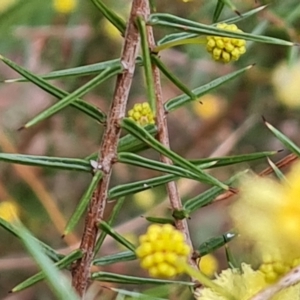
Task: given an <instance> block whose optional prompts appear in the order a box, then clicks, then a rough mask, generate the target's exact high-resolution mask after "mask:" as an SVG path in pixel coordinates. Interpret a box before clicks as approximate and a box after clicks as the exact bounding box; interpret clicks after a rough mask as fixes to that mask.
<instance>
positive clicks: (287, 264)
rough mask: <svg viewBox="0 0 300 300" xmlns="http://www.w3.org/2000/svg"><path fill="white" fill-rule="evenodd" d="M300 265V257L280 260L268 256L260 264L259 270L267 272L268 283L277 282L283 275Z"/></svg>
mask: <svg viewBox="0 0 300 300" xmlns="http://www.w3.org/2000/svg"><path fill="white" fill-rule="evenodd" d="M298 265H300V259H299V258H295V259H293V260H291V261H288V260H284V261H282V260H280V259H278V258H277V259H276V258H272V257H271V256H268V257H267V258H266V257H264V258H263V263H262V264H261V265H260V267H259V270H260V271H261V272H263V273H264V274H265V278H266V281H267V282H268V283H274V282H276V281H277V280H278V279H279V278H280V277H281V276H282V275H284V274H286V273H288V272H289V271H290V270H291V269H292V268H294V267H296V266H298Z"/></svg>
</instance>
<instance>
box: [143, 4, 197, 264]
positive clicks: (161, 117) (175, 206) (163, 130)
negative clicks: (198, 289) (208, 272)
mask: <svg viewBox="0 0 300 300" xmlns="http://www.w3.org/2000/svg"><path fill="white" fill-rule="evenodd" d="M147 13H148V14H150V8H149V5H148V6H147ZM147 39H148V44H149V48H150V49H154V47H155V46H156V44H155V39H154V35H153V30H152V27H151V26H147ZM152 72H153V80H154V88H155V96H156V125H157V131H158V140H159V141H160V142H161V143H162V144H163V145H164V146H165V147H166V148H170V142H169V132H168V124H167V118H166V112H165V109H164V101H163V94H162V88H161V80H160V71H159V68H158V67H157V66H156V65H154V64H152ZM160 159H161V161H162V162H164V163H165V164H169V165H171V164H172V163H173V162H172V160H170V159H169V158H168V157H165V156H163V155H162V156H161V158H160ZM166 187H167V193H168V196H169V201H170V204H171V208H172V210H173V211H174V210H181V209H182V203H181V198H180V195H179V192H178V189H177V186H176V183H175V181H172V182H169V183H167V185H166ZM175 226H176V228H177V229H178V230H180V231H181V232H182V233H183V234H184V235H185V239H186V242H187V244H188V245H189V246H190V247H191V249H193V245H192V241H191V237H190V232H189V228H188V224H187V221H186V219H184V220H177V219H175ZM190 264H191V265H192V266H193V267H195V268H197V265H196V262H195V261H194V260H192V258H190Z"/></svg>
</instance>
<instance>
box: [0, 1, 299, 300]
mask: <svg viewBox="0 0 300 300" xmlns="http://www.w3.org/2000/svg"><path fill="white" fill-rule="evenodd" d="M169 2H170V4H169V5H172V1H169ZM92 3H93V4H94V5H95V7H96V8H97V9H98V10H99V13H101V14H103V16H104V17H105V18H106V19H107V20H108V21H109V22H110V23H111V24H112V25H113V26H114V27H115V28H116V29H117V30H118V31H119V33H120V35H121V36H122V37H123V47H122V51H121V54H120V57H119V58H114V59H112V60H109V61H102V62H98V63H96V64H93V65H86V66H81V67H77V66H74V67H73V68H72V69H65V70H60V71H56V72H52V73H48V74H46V75H37V74H35V73H33V72H30V71H29V70H27V69H25V68H24V67H22V66H21V65H18V64H16V63H15V62H13V61H11V60H10V59H8V58H7V57H4V56H0V59H1V61H2V62H3V63H4V64H6V65H8V66H9V67H10V68H12V69H13V70H15V71H16V72H17V73H19V74H20V75H21V77H22V78H19V79H16V80H10V82H12V81H13V82H18V81H23V82H24V81H25V82H30V83H33V84H34V85H36V86H37V87H39V88H40V89H42V90H43V91H45V92H46V93H49V94H51V95H52V96H54V97H55V98H57V100H58V101H57V102H56V103H54V104H53V105H51V106H50V107H48V108H47V109H45V110H44V111H42V112H41V113H39V114H38V115H37V116H35V117H34V118H32V119H31V120H30V121H28V122H27V123H26V124H25V125H24V126H22V127H21V128H20V130H31V128H32V127H34V126H35V125H37V124H39V123H40V122H44V121H45V120H46V119H47V118H50V117H52V116H53V115H55V114H59V113H62V112H63V109H64V108H65V107H67V106H72V107H73V108H75V109H76V110H77V111H78V113H80V114H84V116H85V117H86V118H91V119H93V120H94V122H95V131H98V132H99V135H100V133H101V131H100V130H99V129H98V128H99V124H100V126H101V127H102V128H103V135H102V137H101V143H100V144H99V150H98V152H97V153H92V154H91V155H89V156H88V157H86V158H69V157H51V156H36V155H25V154H11V153H0V160H1V161H6V162H10V163H14V164H25V165H31V166H39V167H43V168H55V169H57V170H58V171H59V170H70V171H72V172H79V171H80V172H86V173H87V174H89V175H90V176H91V180H90V184H89V186H88V188H87V189H86V191H85V193H84V195H83V196H82V197H81V199H80V202H79V204H78V205H77V206H76V207H75V205H74V213H73V215H72V216H71V218H70V219H69V221H68V223H67V225H66V228H65V231H64V233H63V236H64V238H67V237H68V235H69V234H70V233H71V232H72V231H73V230H74V228H75V226H76V225H77V224H78V223H79V221H80V220H81V219H82V218H85V222H84V228H83V233H82V236H81V242H80V245H78V247H77V249H75V250H74V251H72V252H70V253H68V254H62V253H60V252H59V251H57V250H55V249H53V248H52V247H51V246H50V245H47V244H45V243H44V242H43V241H41V240H39V239H37V238H35V237H33V235H32V234H31V233H29V232H28V230H27V229H26V228H25V227H24V226H23V225H22V224H21V223H20V221H19V220H18V219H14V220H11V221H7V220H4V219H0V224H1V226H2V227H4V228H5V229H6V230H8V231H9V232H11V233H12V234H14V235H15V236H17V237H18V238H19V239H20V240H21V241H22V242H23V243H24V245H25V247H26V248H27V250H28V252H29V253H30V254H31V255H32V257H33V258H34V259H35V260H36V262H37V264H38V265H39V266H40V268H41V272H39V273H38V274H36V275H34V276H32V277H30V278H28V279H27V280H26V281H24V282H22V283H20V284H19V285H17V286H16V287H14V288H12V292H15V293H16V292H19V291H21V290H23V289H26V288H28V287H30V286H32V285H33V284H35V283H36V282H38V281H41V280H42V279H46V280H47V281H48V283H49V284H50V286H51V287H52V290H53V292H54V294H55V296H56V297H57V298H58V299H64V300H66V299H72V300H73V299H77V298H78V299H84V298H85V299H87V297H85V295H86V292H87V289H88V287H89V286H90V284H91V283H92V282H93V281H100V282H101V283H102V284H103V285H104V283H105V282H112V283H115V284H116V285H117V284H121V285H122V288H119V287H118V288H117V287H113V286H110V287H109V289H110V290H112V291H114V292H116V293H117V294H119V295H120V297H124V298H125V297H127V296H128V297H131V298H140V297H143V298H147V299H148V298H149V299H158V298H157V297H156V296H151V291H147V290H146V288H140V287H139V290H138V292H137V291H132V289H131V288H124V285H126V284H136V285H140V284H151V285H152V286H154V287H158V286H159V285H164V286H169V285H170V286H175V287H177V291H176V293H177V294H176V295H177V296H176V297H178V298H180V299H187V298H188V297H191V298H192V293H193V291H194V290H196V293H195V295H198V291H197V287H198V286H199V284H203V285H205V286H208V287H210V288H212V289H214V288H215V289H216V290H217V291H218V292H219V293H221V294H222V295H223V296H224V297H228V299H236V298H234V297H232V295H230V294H228V293H227V292H226V291H223V292H222V289H220V286H216V285H214V284H213V283H212V282H211V281H210V280H209V279H207V278H206V277H205V276H202V275H199V274H201V273H199V271H198V264H197V260H198V259H199V257H201V256H203V255H205V254H207V253H210V252H212V251H214V250H216V249H219V248H221V247H223V246H224V245H225V244H227V243H229V241H230V240H231V239H232V238H234V237H235V235H236V234H235V232H234V231H230V232H227V233H224V234H223V235H221V236H216V237H214V238H212V239H210V240H209V241H207V242H205V243H204V244H201V245H196V244H195V243H193V242H192V240H191V235H190V230H189V225H188V219H189V218H190V217H192V215H193V214H194V213H195V212H197V211H199V210H200V209H201V208H202V207H204V206H207V205H209V204H211V203H213V202H214V201H215V200H216V199H217V200H219V201H220V200H223V201H224V200H226V199H228V198H230V196H232V195H235V194H236V193H237V192H238V189H237V188H233V186H234V183H235V181H236V180H237V179H238V178H239V177H240V176H241V175H242V174H243V173H244V172H241V173H237V174H233V176H232V177H231V178H229V179H228V180H227V181H226V182H223V181H222V180H220V179H218V178H216V177H214V176H212V175H210V174H209V173H208V171H207V170H208V169H211V168H217V167H225V166H228V165H233V164H237V163H241V162H249V161H253V160H256V159H261V158H266V157H268V156H271V155H274V154H276V153H277V151H269V152H255V153H248V154H244V155H234V156H222V157H217V158H216V157H213V158H201V159H200V158H199V159H196V160H188V159H186V158H185V157H182V156H180V155H179V154H177V153H176V149H174V150H173V149H170V139H169V129H168V122H167V117H168V115H171V114H172V113H173V112H174V111H176V110H177V109H179V108H181V107H183V106H189V105H191V104H192V103H193V102H195V101H200V102H201V96H203V95H205V94H207V93H209V92H211V91H214V90H215V89H217V88H218V87H220V86H222V85H226V84H227V83H229V82H231V81H234V80H235V79H237V78H240V77H242V76H244V74H245V73H246V72H247V71H248V70H250V69H251V68H253V67H254V68H255V66H254V64H250V65H244V66H242V67H237V68H234V69H231V71H230V72H229V73H227V74H226V75H223V76H220V77H218V78H215V79H214V80H212V81H210V82H209V80H206V82H207V83H206V84H204V85H200V86H198V87H196V88H193V89H191V88H190V87H188V86H186V85H185V84H184V83H183V82H182V80H181V79H179V78H178V77H177V76H175V75H174V74H173V73H172V72H171V71H170V70H169V69H168V68H167V66H166V65H165V64H164V62H163V59H162V58H161V56H160V53H162V52H163V51H165V50H166V49H169V48H172V47H175V46H179V45H188V44H196V45H198V46H199V48H200V47H202V48H203V49H207V52H208V53H207V54H206V55H207V56H208V57H211V59H213V60H216V61H217V63H218V64H219V68H222V67H223V66H225V64H233V63H234V62H235V61H237V60H239V59H240V58H241V60H240V61H242V57H243V55H244V54H245V53H246V54H248V53H249V52H250V53H251V44H253V43H265V44H274V45H278V46H284V47H288V48H293V46H295V44H294V43H293V42H292V41H288V40H285V39H278V38H274V37H270V36H267V35H264V34H263V32H264V28H265V27H263V26H261V27H259V26H258V27H257V28H253V30H254V33H248V32H244V31H242V30H240V29H238V25H235V24H238V23H239V22H241V21H244V20H246V19H247V18H250V17H253V16H255V15H256V14H258V13H260V12H261V11H263V10H265V9H267V8H266V6H257V7H255V8H253V9H251V10H249V11H245V12H240V11H239V9H238V7H237V8H236V7H235V6H234V5H233V3H231V1H224V0H218V1H216V3H215V9H214V11H211V19H212V20H213V23H212V24H210V25H205V24H202V23H199V22H197V20H189V19H184V18H181V17H178V16H175V15H172V14H168V12H157V11H156V8H155V1H149V0H132V1H131V10H130V15H129V18H128V20H124V19H122V18H121V17H120V16H118V14H117V13H115V12H114V11H113V10H112V9H110V7H109V5H106V4H105V3H104V2H102V1H101V0H92ZM298 8H299V6H298ZM199 9H201V6H200V7H199ZM223 10H228V11H230V10H231V11H232V17H230V18H228V19H226V20H222V21H219V17H220V15H221V13H222V11H223ZM161 27H163V28H165V29H166V30H167V33H166V34H165V36H163V37H161V38H160V39H159V40H155V37H154V36H155V35H154V31H155V30H156V28H161ZM160 34H161V32H160ZM104 42H105V41H104ZM99 51H101V47H99ZM240 61H239V62H240ZM253 63H255V61H253ZM241 64H243V62H242V63H241ZM241 64H239V66H240V65H241ZM136 68H141V69H142V71H143V75H144V80H145V87H146V88H145V95H144V103H140V104H137V105H135V106H134V108H133V109H131V110H130V107H128V105H127V103H128V99H129V97H130V90H131V85H132V81H133V80H134V78H135V77H134V74H135V70H136ZM161 74H163V75H164V76H166V77H167V78H168V80H170V82H171V83H172V84H174V85H175V86H176V87H177V88H178V89H179V90H180V91H181V92H182V94H180V95H178V96H176V97H174V98H171V99H165V97H164V95H163V92H162V90H163V89H162V81H161ZM85 75H93V76H94V77H93V78H92V79H91V80H89V81H87V82H86V83H85V84H83V85H82V86H80V87H79V88H77V89H75V90H73V91H72V92H70V93H69V92H66V91H64V90H63V89H61V88H58V87H56V86H55V85H53V84H51V83H50V81H49V80H50V79H56V78H61V79H62V78H64V77H67V76H68V77H70V76H85ZM110 78H115V88H114V92H113V97H112V98H111V103H110V108H109V110H108V111H104V110H103V109H102V108H101V107H97V106H95V105H93V104H90V103H88V102H86V101H85V100H83V97H84V95H86V94H87V93H88V92H90V91H91V90H92V89H94V88H96V87H98V86H99V85H101V84H102V83H104V82H105V81H107V80H108V79H110ZM28 84H29V83H28ZM204 104H205V103H204ZM128 111H129V112H128ZM127 112H128V113H127ZM179 121H180V120H179ZM266 124H267V126H268V128H269V129H270V130H271V131H272V133H274V134H275V136H276V137H277V138H278V139H279V140H280V141H282V142H283V143H284V144H285V145H286V146H287V148H288V149H290V150H291V151H292V152H294V153H296V154H295V155H293V156H292V157H288V158H287V159H286V160H284V162H283V165H284V164H286V163H289V162H291V161H293V160H295V157H296V155H299V153H300V151H299V148H297V146H295V145H294V144H293V143H292V142H291V141H290V140H288V139H287V138H286V137H285V136H284V135H283V134H282V133H280V132H279V131H278V130H277V129H275V128H274V127H272V126H271V125H270V124H269V123H266ZM101 130H102V129H101ZM178 134H179V135H181V134H184V132H179V133H178ZM145 149H151V151H152V152H155V153H158V154H159V157H160V159H159V160H155V159H150V158H147V157H146V156H144V155H143V153H142V154H141V153H140V152H142V150H145ZM119 163H122V164H127V165H132V166H138V167H141V168H146V169H151V170H155V171H158V172H161V173H162V175H160V176H156V177H153V178H148V179H143V180H139V181H136V182H130V183H125V184H119V185H115V186H111V185H110V183H111V177H112V174H113V166H114V165H116V164H119ZM273 169H274V170H275V171H277V173H280V171H279V169H278V168H277V167H276V166H275V165H273ZM268 172H269V169H268V170H266V172H265V173H264V174H262V175H265V174H266V173H268ZM180 178H187V179H190V180H193V181H195V182H197V183H198V184H199V185H202V184H205V185H209V186H210V187H209V188H208V189H207V190H206V191H205V192H202V193H200V194H198V195H196V196H195V197H193V198H190V199H185V200H184V201H182V199H181V195H180V193H179V191H178V187H177V183H176V182H177V181H178V180H179V179H180ZM158 186H165V188H166V191H167V198H168V203H169V207H170V211H168V212H167V213H166V215H165V216H164V217H163V218H162V217H161V216H159V217H158V216H156V215H152V216H150V217H148V218H146V219H145V223H147V222H150V223H156V224H171V225H172V226H174V227H175V228H176V230H177V231H179V232H180V234H179V235H178V234H177V233H172V234H173V236H176V237H177V238H178V239H179V240H180V241H181V242H183V240H181V239H182V238H181V237H184V241H185V244H186V245H187V246H182V247H183V248H182V249H190V250H191V251H189V250H187V251H185V250H182V251H183V252H182V254H184V255H185V254H188V258H187V261H188V266H189V267H188V268H189V269H188V270H189V271H188V272H187V273H188V274H189V275H190V276H189V277H186V278H184V279H182V280H176V279H175V278H174V276H173V275H175V273H174V274H173V273H172V272H173V271H172V270H173V269H167V270H165V269H163V270H160V271H158V270H157V269H152V271H151V272H152V273H151V272H150V275H152V276H154V277H156V276H155V275H157V276H158V277H160V276H159V275H163V277H168V276H169V275H170V276H171V277H172V276H173V278H171V279H172V280H170V279H167V278H160V279H157V278H150V277H142V276H137V273H139V272H136V273H134V272H132V273H131V274H127V275H124V274H119V273H118V272H115V273H112V272H111V273H109V272H104V271H100V270H99V266H105V265H109V264H114V263H118V262H123V263H124V262H126V261H130V260H136V259H137V256H138V257H144V251H146V250H144V248H142V250H141V248H140V250H139V251H138V252H137V254H136V246H135V245H134V244H132V243H131V242H130V241H128V240H127V239H126V237H125V236H122V235H121V234H120V233H118V232H117V231H116V230H114V229H113V228H114V227H113V226H114V225H113V223H114V220H115V219H116V217H117V216H118V214H119V213H120V211H121V210H123V209H124V210H125V209H126V204H125V203H126V197H127V196H129V195H132V194H135V193H138V192H141V191H145V190H148V189H152V188H155V187H158ZM145 201H147V199H145ZM108 202H113V203H114V208H113V210H112V212H110V213H108V212H107V203H108ZM70 205H73V204H70ZM168 226H169V225H168ZM168 226H167V227H164V228H166V229H165V230H166V231H167V232H169V230H171V231H170V232H173V231H172V230H173V229H170V228H169V227H168ZM153 228H156V227H153ZM172 228H173V227H172ZM152 230H154V231H155V230H158V229H157V228H156V229H152ZM200 230H201V228H200ZM177 231H176V232H177ZM107 236H110V237H111V238H112V239H114V240H116V241H117V242H118V243H121V244H122V245H123V246H125V247H126V248H127V251H123V252H119V253H117V254H111V255H108V256H102V257H101V256H100V257H99V251H100V250H101V247H102V245H105V243H106V237H107ZM147 238H149V241H151V237H149V236H147ZM162 240H163V238H162ZM144 241H145V238H144ZM172 243H173V242H172V239H171V240H170V244H172ZM186 247H188V248H186ZM149 251H150V250H149ZM178 251H179V250H178ZM180 251H181V250H180ZM180 251H179V252H178V253H179V254H180V253H181V252H180ZM170 259H171V258H170ZM228 259H230V255H228ZM145 264H146V262H144V266H146V265H145ZM151 264H152V263H150V265H151ZM145 268H146V269H147V266H146V267H145ZM58 269H67V270H69V271H70V274H71V277H72V281H71V282H72V283H70V282H69V281H68V280H66V279H65V277H62V275H61V273H60V272H59V271H58ZM179 269H180V268H179ZM193 270H194V271H193ZM197 274H198V275H197ZM59 278H61V280H60V279H59ZM198 281H200V283H199V282H198ZM181 287H182V288H181ZM184 287H190V288H191V289H184ZM153 290H155V289H153ZM153 290H152V291H153ZM156 293H158V291H156ZM168 293H169V290H168V289H167V288H166V289H164V290H160V296H159V297H160V298H159V299H167V298H169V294H168ZM173 293H174V291H173ZM100 297H102V296H100ZM201 299H202V298H201ZM218 299H219V298H218ZM224 299H225V298H224ZM257 299H258V298H257Z"/></svg>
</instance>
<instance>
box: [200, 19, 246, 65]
mask: <svg viewBox="0 0 300 300" xmlns="http://www.w3.org/2000/svg"><path fill="white" fill-rule="evenodd" d="M217 28H220V29H225V30H228V31H233V32H242V30H240V29H238V28H237V26H236V25H234V24H226V23H220V24H218V25H217ZM206 49H207V51H208V52H210V53H211V55H212V58H213V59H214V60H216V61H222V62H224V63H228V62H230V61H233V60H238V59H239V58H240V56H241V55H242V54H244V53H245V52H246V41H245V40H243V39H234V38H229V37H221V36H208V37H207V43H206Z"/></svg>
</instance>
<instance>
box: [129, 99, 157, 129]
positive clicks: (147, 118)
mask: <svg viewBox="0 0 300 300" xmlns="http://www.w3.org/2000/svg"><path fill="white" fill-rule="evenodd" d="M128 116H129V119H131V120H133V121H135V122H136V123H138V124H139V125H141V126H146V125H148V124H155V121H154V115H153V112H152V110H151V107H150V105H149V103H147V102H143V103H137V104H135V105H134V106H133V108H132V109H131V110H129V111H128Z"/></svg>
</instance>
